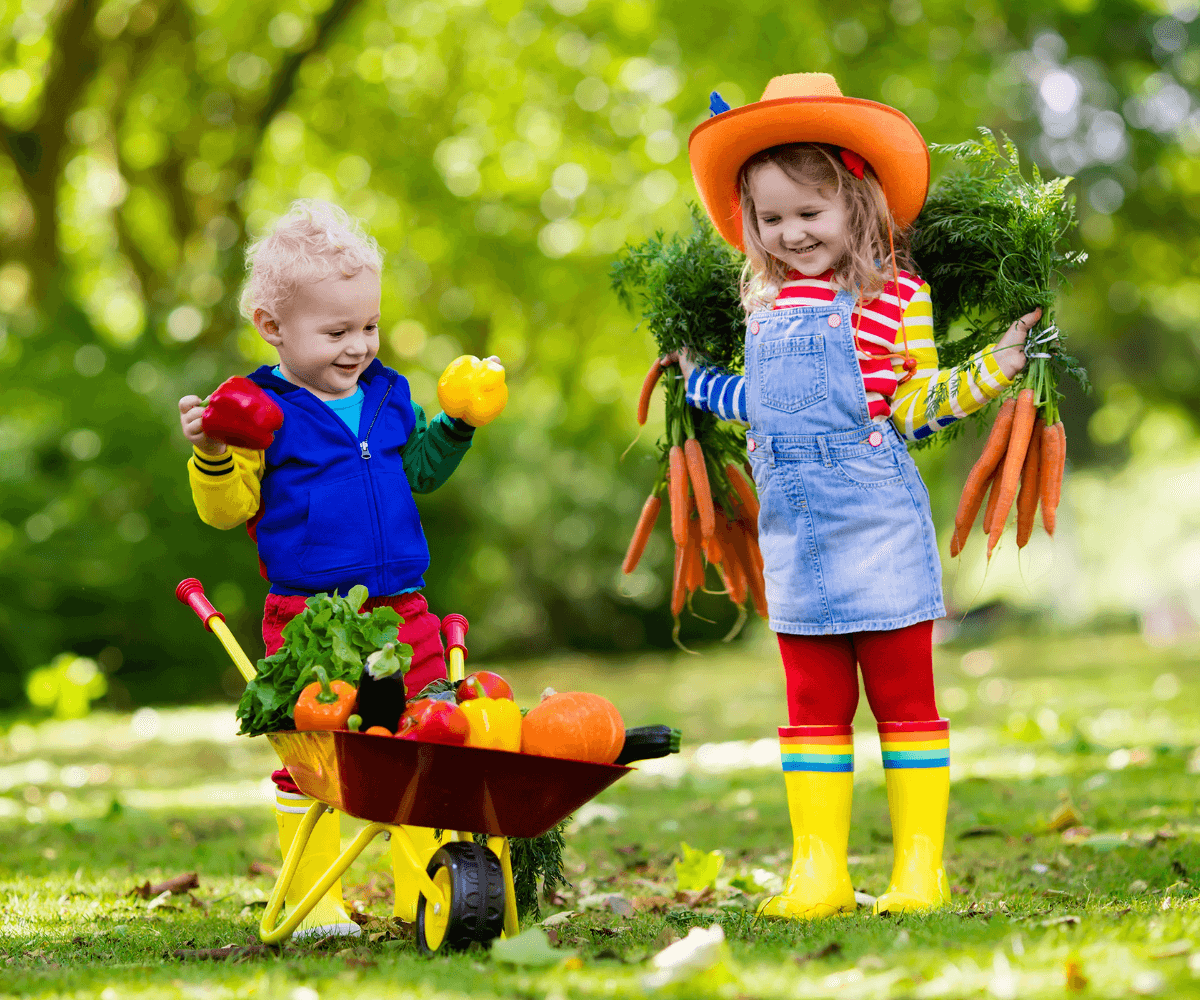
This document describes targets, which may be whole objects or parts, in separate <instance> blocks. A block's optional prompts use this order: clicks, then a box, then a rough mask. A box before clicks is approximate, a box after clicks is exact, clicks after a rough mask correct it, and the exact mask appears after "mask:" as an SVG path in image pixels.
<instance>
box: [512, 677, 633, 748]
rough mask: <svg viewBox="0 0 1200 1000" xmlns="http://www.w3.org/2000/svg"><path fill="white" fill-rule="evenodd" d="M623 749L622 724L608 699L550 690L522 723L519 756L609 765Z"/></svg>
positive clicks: (596, 695) (614, 707) (581, 692)
mask: <svg viewBox="0 0 1200 1000" xmlns="http://www.w3.org/2000/svg"><path fill="white" fill-rule="evenodd" d="M624 745H625V723H624V722H622V721H621V713H620V712H618V711H617V708H616V706H615V705H614V704H613V703H612V702H611V701H609V700H608V699H607V698H601V697H600V695H598V694H588V693H587V692H586V691H564V692H563V693H562V694H558V693H556V692H554V691H552V690H550V689H547V691H546V693H545V694H543V695H542V700H541V702H540V703H539V704H537V705H535V706H534V707H533V708H531V709H530V710H529V711H528V712H527V713H526V715H525V718H524V719H523V720H522V721H521V752H522V753H532V754H537V755H538V756H539V757H565V758H567V759H568V760H586V761H591V762H592V763H595V764H611V763H612V762H613V761H614V760H616V759H617V756H618V755H619V754H620V753H621V748H622V747H623V746H624Z"/></svg>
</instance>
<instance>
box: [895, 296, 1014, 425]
mask: <svg viewBox="0 0 1200 1000" xmlns="http://www.w3.org/2000/svg"><path fill="white" fill-rule="evenodd" d="M904 327H905V329H907V331H908V350H909V353H910V354H911V355H912V356H913V357H914V358H915V359H916V362H917V367H916V370H915V371H914V372H913V376H912V378H910V379H909V380H908V381H907V382H903V383H901V384H900V385H899V386H898V387H897V389H896V394H895V396H893V397H892V423H893V424H895V426H896V430H898V431H899V432H900V436H901V437H902V438H904V439H905V440H907V441H920V440H921V439H922V438H926V437H929V435H930V434H933V433H935V432H937V431H939V430H941V429H942V428H943V427H949V426H950V425H951V424H952V423H954V421H956V420H960V419H961V418H963V417H965V416H968V415H970V414H972V413H974V412H975V411H976V410H980V409H982V408H983V407H985V406H987V404H988V403H990V402H991V401H992V400H993V399H995V398H996V397H997V396H999V395H1000V394H1001V393H1002V392H1003V391H1004V389H1005V388H1006V387H1007V386H1009V385H1011V384H1012V380H1011V379H1009V378H1008V376H1006V375H1005V374H1004V372H1003V371H1002V370H1001V368H1000V365H999V363H998V362H997V361H996V357H995V355H994V354H993V353H992V352H993V350H994V349H995V346H996V345H995V344H992V345H989V346H988V347H985V348H983V350H981V351H977V352H976V353H975V354H973V355H971V357H969V358H968V359H967V360H966V361H963V362H961V363H960V364H957V365H955V366H954V367H952V368H939V367H938V354H937V346H936V345H935V344H934V342H933V302H932V300H931V299H930V296H929V285H928V284H923V285H922V286H921V288H920V290H919V291H918V292H917V293H916V294H915V295H913V297H912V300H911V301H910V302H909V304H908V308H906V309H905V310H904ZM901 342H902V341H901V339H900V337H897V343H896V348H897V352H898V353H899V350H900V346H901ZM894 368H895V371H896V377H897V378H902V377H903V376H904V374H905V372H904V359H903V357H897V360H896V362H895V365H894Z"/></svg>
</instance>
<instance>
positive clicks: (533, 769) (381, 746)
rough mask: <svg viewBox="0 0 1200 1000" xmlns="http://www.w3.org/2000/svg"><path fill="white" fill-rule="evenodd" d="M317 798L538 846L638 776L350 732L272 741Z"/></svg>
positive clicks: (287, 735)
mask: <svg viewBox="0 0 1200 1000" xmlns="http://www.w3.org/2000/svg"><path fill="white" fill-rule="evenodd" d="M267 739H268V740H269V741H270V742H271V746H273V747H274V748H275V752H276V753H277V754H278V755H279V759H280V760H281V761H282V762H283V765H284V767H286V768H287V769H288V772H289V773H290V774H291V776H292V780H293V781H294V782H295V783H296V785H297V786H298V787H299V789H300V791H302V792H303V793H304V794H305V795H307V796H308V797H309V798H313V799H317V800H319V801H321V802H324V803H325V804H326V805H329V806H332V807H333V808H334V809H337V810H339V811H340V812H344V813H346V815H348V816H354V817H356V818H358V819H362V820H368V821H370V822H374V823H387V824H389V825H391V826H400V825H405V824H407V825H410V826H426V827H432V828H434V829H439V830H457V831H461V832H470V833H489V834H493V835H496V836H503V837H536V836H538V835H539V834H542V833H545V832H546V831H547V830H549V829H551V828H552V827H553V826H554V825H555V824H556V823H558V822H559V821H561V820H563V819H565V818H566V817H567V816H570V815H571V813H573V812H574V811H575V810H576V809H578V808H579V807H580V806H581V805H583V804H584V803H585V802H587V801H588V800H589V799H592V798H594V797H595V796H596V795H598V794H599V793H600V792H602V791H604V789H606V788H607V787H608V786H609V785H611V784H612V783H613V782H614V781H616V780H617V779H618V778H620V777H621V776H622V775H623V774H625V773H627V772H628V771H629V770H630V768H628V767H622V766H619V765H616V764H592V763H588V762H586V761H579V760H565V759H562V758H559V757H538V756H535V755H533V754H524V753H511V752H509V751H507V750H485V749H483V748H480V747H465V746H461V747H460V746H449V745H446V744H441V743H418V742H415V741H413V740H402V739H397V738H395V737H388V736H376V735H374V734H368V733H352V732H349V731H345V730H337V731H321V732H276V733H268V734H267Z"/></svg>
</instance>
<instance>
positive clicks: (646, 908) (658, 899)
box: [633, 896, 675, 913]
mask: <svg viewBox="0 0 1200 1000" xmlns="http://www.w3.org/2000/svg"><path fill="white" fill-rule="evenodd" d="M674 902H675V899H674V897H672V896H634V897H633V908H634V910H635V911H636V912H638V913H658V912H660V911H661V910H665V909H666V908H667V907H668V906H670V905H671V904H672V903H674Z"/></svg>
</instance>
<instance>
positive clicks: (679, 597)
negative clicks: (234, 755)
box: [671, 545, 687, 618]
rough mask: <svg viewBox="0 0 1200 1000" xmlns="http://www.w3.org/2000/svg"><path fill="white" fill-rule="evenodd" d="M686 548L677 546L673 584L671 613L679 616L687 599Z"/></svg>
mask: <svg viewBox="0 0 1200 1000" xmlns="http://www.w3.org/2000/svg"><path fill="white" fill-rule="evenodd" d="M685 555H686V553H685V550H684V547H683V546H682V545H676V546H675V577H674V580H673V582H672V584H671V614H673V615H674V616H675V617H676V618H678V617H679V616H680V615H681V614H682V613H683V604H684V601H686V600H687V569H686V566H685V563H684V558H685Z"/></svg>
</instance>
